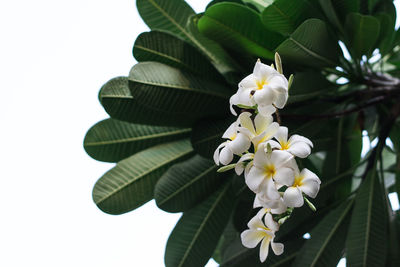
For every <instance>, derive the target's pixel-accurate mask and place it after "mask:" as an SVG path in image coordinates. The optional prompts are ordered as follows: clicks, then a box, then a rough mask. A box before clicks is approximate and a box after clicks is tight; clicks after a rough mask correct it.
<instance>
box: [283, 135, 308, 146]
mask: <svg viewBox="0 0 400 267" xmlns="http://www.w3.org/2000/svg"><path fill="white" fill-rule="evenodd" d="M297 142H303V143H306V144H307V145H309V146H310V147H314V146H313V143H312V142H311V141H310V139H308V138H306V137H304V136H301V135H298V134H294V135H292V136H291V137H290V138H289V143H290V144H294V143H297Z"/></svg>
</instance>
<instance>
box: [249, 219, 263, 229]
mask: <svg viewBox="0 0 400 267" xmlns="http://www.w3.org/2000/svg"><path fill="white" fill-rule="evenodd" d="M247 226H248V227H249V228H250V230H251V229H259V228H261V229H264V228H265V225H264V223H263V221H262V220H261V219H260V218H259V217H257V216H254V217H253V218H251V220H250V221H249V222H248V223H247Z"/></svg>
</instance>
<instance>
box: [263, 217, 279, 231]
mask: <svg viewBox="0 0 400 267" xmlns="http://www.w3.org/2000/svg"><path fill="white" fill-rule="evenodd" d="M264 221H265V225H266V226H267V227H268V228H269V229H271V230H272V231H274V232H275V231H278V230H279V224H278V223H277V222H275V221H274V219H273V218H272V215H271V213H267V214H266V215H265V218H264Z"/></svg>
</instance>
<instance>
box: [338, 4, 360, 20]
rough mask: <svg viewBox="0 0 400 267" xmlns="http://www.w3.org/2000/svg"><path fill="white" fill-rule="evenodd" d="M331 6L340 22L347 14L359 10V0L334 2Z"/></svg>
mask: <svg viewBox="0 0 400 267" xmlns="http://www.w3.org/2000/svg"><path fill="white" fill-rule="evenodd" d="M332 4H333V5H334V6H335V11H336V13H337V14H338V16H339V19H340V20H342V21H343V20H345V19H346V16H347V14H349V13H352V12H358V11H359V10H360V0H334V1H332Z"/></svg>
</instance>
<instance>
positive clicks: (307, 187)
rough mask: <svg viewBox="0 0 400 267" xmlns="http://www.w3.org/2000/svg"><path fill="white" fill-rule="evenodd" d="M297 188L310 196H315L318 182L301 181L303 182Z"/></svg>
mask: <svg viewBox="0 0 400 267" xmlns="http://www.w3.org/2000/svg"><path fill="white" fill-rule="evenodd" d="M299 189H300V190H301V191H302V192H303V193H304V194H306V195H307V196H309V197H311V198H315V197H316V196H317V194H318V191H319V183H318V182H317V181H315V180H311V179H310V180H307V181H303V184H302V185H301V186H299Z"/></svg>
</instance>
